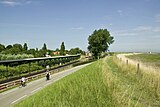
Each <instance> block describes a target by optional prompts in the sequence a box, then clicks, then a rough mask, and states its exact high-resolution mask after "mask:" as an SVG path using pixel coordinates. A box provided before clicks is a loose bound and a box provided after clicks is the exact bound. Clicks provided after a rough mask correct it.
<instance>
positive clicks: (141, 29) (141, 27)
mask: <svg viewBox="0 0 160 107" xmlns="http://www.w3.org/2000/svg"><path fill="white" fill-rule="evenodd" d="M133 30H134V31H140V32H144V31H151V30H152V27H151V26H138V27H137V28H134V29H133Z"/></svg>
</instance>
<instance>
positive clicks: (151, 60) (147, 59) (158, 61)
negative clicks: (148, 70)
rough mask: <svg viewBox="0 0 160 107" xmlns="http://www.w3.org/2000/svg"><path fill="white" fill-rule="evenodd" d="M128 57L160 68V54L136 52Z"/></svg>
mask: <svg viewBox="0 0 160 107" xmlns="http://www.w3.org/2000/svg"><path fill="white" fill-rule="evenodd" d="M128 58H131V59H134V60H136V61H140V62H143V63H144V64H146V65H147V66H154V67H158V68H160V54H136V55H130V56H128Z"/></svg>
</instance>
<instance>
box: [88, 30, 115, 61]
mask: <svg viewBox="0 0 160 107" xmlns="http://www.w3.org/2000/svg"><path fill="white" fill-rule="evenodd" d="M113 42H114V38H113V36H111V35H110V33H109V31H108V30H107V29H99V30H95V31H94V32H93V34H92V35H90V36H89V37H88V44H89V46H88V50H89V51H90V52H91V53H92V55H93V56H94V58H96V59H97V58H99V56H100V55H101V53H102V52H105V51H107V50H108V48H109V45H110V44H112V43H113Z"/></svg>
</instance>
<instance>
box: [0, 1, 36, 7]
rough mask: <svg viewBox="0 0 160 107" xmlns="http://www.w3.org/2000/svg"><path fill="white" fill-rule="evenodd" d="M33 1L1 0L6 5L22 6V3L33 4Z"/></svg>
mask: <svg viewBox="0 0 160 107" xmlns="http://www.w3.org/2000/svg"><path fill="white" fill-rule="evenodd" d="M31 3H33V1H32V0H2V1H0V4H2V5H5V6H10V7H14V6H21V5H26V4H31Z"/></svg>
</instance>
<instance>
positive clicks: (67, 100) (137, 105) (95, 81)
mask: <svg viewBox="0 0 160 107" xmlns="http://www.w3.org/2000/svg"><path fill="white" fill-rule="evenodd" d="M159 105H160V76H159V75H155V74H150V73H145V71H141V79H138V78H137V73H136V67H134V66H132V65H125V64H124V63H122V62H121V61H119V60H118V59H116V58H115V57H107V58H104V59H102V60H98V61H96V62H94V63H92V64H91V65H89V66H87V67H85V68H83V69H81V70H79V71H77V72H75V73H74V74H71V75H69V76H67V77H65V78H63V79H61V80H60V81H57V82H56V83H54V84H52V85H50V86H49V87H46V88H45V89H43V90H41V91H40V92H38V93H36V94H35V95H33V96H31V97H28V98H27V99H26V100H24V101H22V102H20V103H19V104H17V105H15V107H146V106H151V107H152V106H159Z"/></svg>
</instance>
